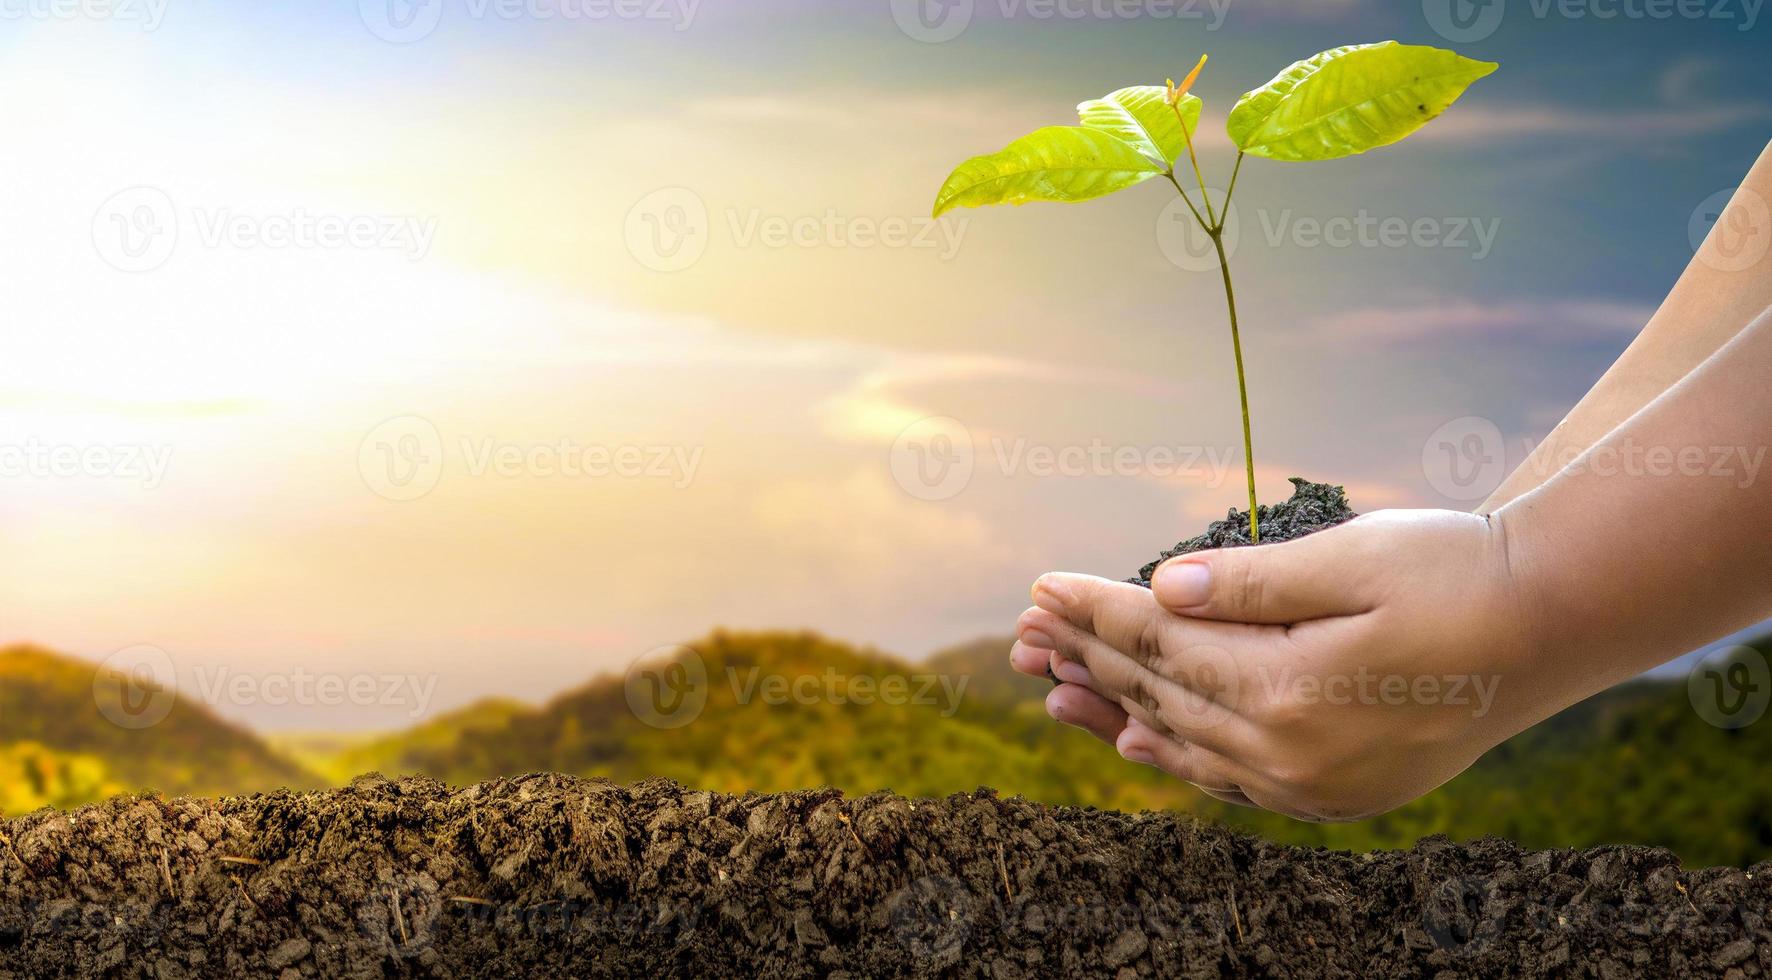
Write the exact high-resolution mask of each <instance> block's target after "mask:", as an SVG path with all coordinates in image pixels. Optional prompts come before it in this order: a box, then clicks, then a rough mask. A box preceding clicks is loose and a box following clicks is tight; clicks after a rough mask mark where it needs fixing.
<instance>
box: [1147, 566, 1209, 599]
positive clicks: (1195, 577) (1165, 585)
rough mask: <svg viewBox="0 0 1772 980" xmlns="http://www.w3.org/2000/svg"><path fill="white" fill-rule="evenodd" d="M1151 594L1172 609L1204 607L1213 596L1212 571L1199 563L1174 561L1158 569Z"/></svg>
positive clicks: (1152, 583)
mask: <svg viewBox="0 0 1772 980" xmlns="http://www.w3.org/2000/svg"><path fill="white" fill-rule="evenodd" d="M1151 594H1153V595H1155V596H1156V597H1157V601H1158V602H1160V603H1162V604H1163V605H1165V606H1168V607H1170V608H1171V609H1189V608H1192V607H1194V606H1199V605H1204V604H1205V602H1206V600H1207V599H1208V598H1210V597H1211V594H1212V569H1211V568H1209V567H1207V566H1206V565H1205V564H1203V563H1201V562H1197V561H1172V562H1170V563H1168V564H1167V565H1164V566H1163V567H1162V568H1159V569H1157V577H1156V578H1154V579H1152V580H1151Z"/></svg>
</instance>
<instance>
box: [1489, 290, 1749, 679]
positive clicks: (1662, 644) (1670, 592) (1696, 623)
mask: <svg viewBox="0 0 1772 980" xmlns="http://www.w3.org/2000/svg"><path fill="white" fill-rule="evenodd" d="M1769 439H1772V311H1767V312H1763V313H1762V315H1760V316H1759V317H1758V318H1757V319H1755V320H1753V322H1752V323H1751V324H1750V325H1749V326H1748V327H1747V328H1746V329H1744V330H1743V331H1741V332H1740V333H1739V335H1737V336H1736V337H1735V338H1734V339H1733V340H1731V341H1729V342H1728V343H1727V344H1726V345H1724V347H1723V348H1722V349H1721V350H1720V351H1718V352H1717V353H1716V354H1714V355H1713V356H1712V357H1710V358H1709V359H1707V360H1706V361H1705V362H1704V363H1703V364H1701V365H1700V366H1699V367H1698V368H1697V369H1696V370H1694V371H1692V372H1691V373H1690V374H1688V375H1687V376H1686V377H1685V378H1684V379H1683V380H1681V381H1680V382H1678V383H1677V384H1675V385H1674V386H1673V387H1671V388H1670V389H1669V390H1668V391H1666V392H1665V393H1664V394H1662V396H1661V397H1659V398H1657V399H1655V400H1654V401H1652V402H1651V403H1650V404H1649V405H1647V406H1646V407H1645V408H1643V409H1642V410H1641V411H1639V412H1637V413H1636V414H1635V415H1633V416H1632V417H1631V418H1630V419H1629V420H1627V421H1626V422H1625V423H1624V424H1623V425H1621V426H1619V427H1618V428H1616V429H1614V430H1613V431H1612V432H1611V433H1609V434H1608V435H1607V436H1605V438H1603V439H1601V440H1600V441H1599V442H1598V443H1597V444H1596V445H1595V446H1594V447H1593V448H1592V449H1590V450H1589V451H1588V452H1587V453H1585V454H1583V455H1582V456H1581V457H1580V458H1579V459H1577V460H1576V461H1575V462H1574V463H1573V464H1571V465H1570V467H1568V468H1567V469H1565V470H1564V471H1562V472H1560V473H1558V474H1557V475H1556V476H1555V477H1553V478H1552V479H1551V480H1550V481H1549V482H1547V483H1545V484H1544V485H1543V486H1541V487H1539V488H1538V489H1537V490H1534V491H1532V492H1530V493H1528V494H1526V495H1524V496H1522V497H1520V498H1518V499H1516V500H1514V501H1513V502H1512V503H1510V504H1508V505H1507V506H1505V507H1503V508H1501V509H1500V510H1499V511H1497V512H1496V513H1495V515H1494V520H1495V523H1496V524H1497V526H1499V527H1500V528H1501V530H1502V538H1503V540H1504V541H1505V542H1506V543H1507V547H1508V565H1509V568H1510V569H1511V571H1512V574H1513V576H1514V578H1515V581H1516V583H1517V587H1518V589H1519V595H1520V597H1521V602H1522V603H1524V604H1526V606H1527V607H1528V613H1527V619H1528V621H1529V622H1530V623H1531V624H1532V630H1531V633H1530V635H1531V636H1532V637H1533V641H1534V642H1533V643H1532V644H1531V646H1532V647H1533V649H1532V650H1531V651H1530V652H1529V656H1530V658H1531V661H1530V662H1528V663H1526V664H1522V665H1520V666H1521V670H1522V672H1523V674H1524V675H1525V676H1526V677H1527V678H1528V682H1529V684H1530V685H1531V687H1532V689H1533V692H1534V693H1533V694H1532V695H1531V696H1532V697H1533V698H1534V699H1538V700H1542V701H1543V703H1542V704H1539V705H1537V708H1538V709H1539V711H1541V712H1542V713H1543V714H1549V713H1550V712H1552V711H1555V710H1558V709H1560V708H1561V707H1564V706H1566V705H1567V704H1570V703H1573V702H1574V701H1577V700H1580V699H1581V698H1584V697H1587V696H1588V695H1590V694H1593V693H1595V692H1597V691H1600V690H1603V689H1605V688H1606V687H1609V686H1611V685H1613V684H1616V683H1619V682H1620V681H1623V680H1626V679H1628V678H1630V677H1632V676H1635V675H1636V674H1638V673H1640V672H1641V671H1643V670H1646V669H1648V668H1649V667H1652V666H1654V665H1656V664H1659V663H1661V662H1663V661H1665V660H1667V659H1669V658H1671V657H1673V656H1677V655H1678V654H1680V653H1683V652H1685V651H1687V650H1690V649H1693V648H1696V647H1698V646H1701V645H1703V644H1704V643H1706V642H1709V641H1711V640H1714V639H1717V638H1718V637H1721V636H1724V635H1727V634H1729V633H1731V632H1734V631H1736V630H1739V629H1741V628H1744V627H1746V626H1749V625H1752V624H1753V623H1754V622H1757V621H1759V620H1761V619H1764V618H1766V617H1767V616H1768V615H1772V477H1769V475H1768V474H1766V473H1764V472H1762V471H1761V464H1763V463H1764V462H1765V458H1766V445H1767V443H1768V440H1769ZM1545 709H1548V710H1545ZM1535 713H1536V712H1535Z"/></svg>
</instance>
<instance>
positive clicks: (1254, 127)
mask: <svg viewBox="0 0 1772 980" xmlns="http://www.w3.org/2000/svg"><path fill="white" fill-rule="evenodd" d="M1205 66H1206V58H1205V57H1204V56H1202V57H1201V58H1200V62H1199V64H1197V65H1195V66H1194V70H1193V71H1192V72H1190V73H1189V74H1188V76H1187V78H1185V79H1183V80H1182V83H1181V84H1180V85H1177V84H1175V82H1174V81H1170V82H1169V83H1168V84H1167V85H1136V86H1133V87H1131V88H1123V89H1120V90H1119V91H1117V92H1112V93H1109V94H1108V95H1106V96H1104V97H1102V98H1099V99H1091V100H1089V101H1087V102H1084V103H1083V104H1081V105H1079V106H1077V114H1078V116H1079V117H1080V118H1081V121H1082V125H1081V126H1048V127H1046V128H1044V129H1038V130H1035V131H1034V132H1032V133H1030V134H1028V135H1026V136H1023V137H1022V138H1021V139H1018V140H1016V141H1015V142H1013V143H1010V144H1009V145H1008V146H1007V147H1004V148H1003V149H1002V150H1000V151H998V152H996V153H992V154H989V155H987V156H980V157H973V158H972V159H970V160H967V161H966V162H965V163H962V164H960V166H959V167H958V168H957V169H955V170H954V172H953V173H952V174H950V175H949V176H948V179H947V182H946V183H945V184H943V185H942V187H941V192H940V193H939V194H937V195H936V198H935V216H936V217H940V216H941V215H942V214H944V213H945V212H947V211H949V210H952V209H953V208H957V207H979V206H981V205H985V204H1025V203H1027V202H1028V201H1086V200H1089V199H1090V198H1096V197H1102V196H1104V195H1107V194H1112V193H1113V192H1115V191H1119V190H1125V189H1126V188H1128V187H1133V186H1135V185H1138V184H1142V183H1144V182H1145V181H1147V180H1150V179H1151V178H1153V177H1162V178H1164V179H1166V180H1168V181H1169V183H1170V184H1171V185H1173V186H1174V187H1175V192H1176V193H1177V194H1180V195H1181V199H1182V201H1183V202H1185V203H1186V204H1187V208H1188V211H1189V212H1190V213H1192V214H1193V217H1194V220H1195V221H1197V222H1199V225H1200V228H1201V230H1202V231H1204V232H1205V233H1206V236H1207V237H1208V238H1210V239H1211V240H1212V246H1213V248H1214V249H1215V250H1216V251H1217V253H1218V265H1219V270H1220V271H1221V272H1222V273H1223V278H1224V300H1225V304H1226V306H1227V307H1228V308H1229V311H1230V323H1231V350H1232V352H1233V353H1234V355H1235V357H1236V363H1237V395H1238V398H1239V399H1240V401H1241V408H1242V413H1243V460H1244V466H1245V468H1246V469H1247V471H1248V477H1249V538H1250V540H1251V541H1252V542H1259V541H1260V540H1261V525H1260V517H1259V514H1260V511H1259V508H1257V506H1256V500H1255V440H1254V437H1253V435H1252V434H1251V428H1250V424H1249V385H1248V379H1247V376H1246V374H1245V372H1244V370H1243V340H1242V337H1241V335H1240V334H1239V332H1238V329H1237V296H1236V291H1235V289H1234V288H1233V287H1232V286H1231V269H1230V261H1229V259H1228V257H1227V256H1226V255H1225V249H1224V222H1225V218H1226V217H1227V216H1228V214H1229V211H1230V203H1231V195H1232V194H1234V193H1235V192H1236V189H1237V175H1238V174H1239V173H1240V172H1241V171H1242V169H1243V158H1244V157H1245V156H1250V155H1254V156H1258V157H1267V158H1268V159H1270V160H1283V161H1289V162H1298V161H1306V160H1332V159H1335V158H1337V157H1345V156H1353V155H1354V154H1357V153H1364V152H1366V151H1367V150H1371V149H1376V148H1378V147H1380V146H1388V145H1389V144H1391V143H1395V142H1397V141H1398V140H1400V139H1402V138H1403V137H1405V136H1408V135H1409V134H1410V133H1413V132H1415V131H1416V130H1417V129H1420V128H1421V127H1422V126H1424V125H1426V124H1427V123H1428V121H1429V120H1431V119H1433V118H1434V117H1435V116H1437V115H1439V114H1440V113H1442V112H1444V111H1445V110H1446V108H1447V107H1448V106H1450V105H1451V104H1452V103H1453V102H1455V101H1457V100H1458V97H1459V96H1460V95H1462V94H1464V90H1465V89H1466V88H1468V87H1469V86H1470V84H1471V83H1472V82H1474V81H1476V80H1477V79H1479V78H1482V77H1483V76H1484V75H1487V74H1489V73H1490V72H1492V71H1494V70H1495V69H1496V67H1497V66H1496V65H1494V64H1492V63H1490V62H1487V61H1473V60H1471V59H1470V58H1466V57H1463V56H1462V55H1459V54H1457V53H1455V52H1452V51H1445V50H1442V49H1439V48H1432V47H1425V46H1419V45H1406V44H1398V43H1397V42H1395V41H1383V42H1380V43H1378V44H1354V45H1348V46H1346V47H1340V48H1334V49H1331V50H1329V51H1324V52H1323V53H1322V54H1319V55H1316V56H1314V57H1311V58H1306V59H1305V60H1303V61H1300V62H1296V63H1295V64H1293V65H1292V66H1291V67H1290V68H1287V69H1286V70H1285V71H1283V72H1281V73H1280V74H1278V75H1276V76H1274V79H1273V80H1272V81H1270V82H1268V83H1267V84H1266V85H1263V86H1262V87H1261V88H1258V89H1256V90H1254V91H1253V92H1247V93H1245V94H1244V95H1243V97H1242V98H1240V99H1238V100H1237V104H1236V105H1235V106H1234V107H1232V109H1231V112H1230V116H1229V118H1227V119H1226V120H1225V129H1226V131H1227V132H1229V134H1230V137H1231V142H1232V144H1234V145H1235V146H1236V147H1237V160H1236V163H1235V164H1234V165H1233V166H1232V167H1231V179H1230V183H1229V185H1227V187H1226V189H1225V192H1224V198H1223V200H1222V201H1221V202H1220V203H1219V206H1218V207H1214V206H1213V203H1212V200H1211V199H1210V198H1209V197H1208V196H1207V193H1206V182H1205V180H1204V179H1203V178H1202V177H1201V175H1200V162H1199V158H1198V157H1197V156H1196V155H1195V154H1194V129H1195V128H1196V127H1197V126H1198V125H1199V122H1200V108H1201V101H1200V98H1199V97H1198V96H1195V95H1190V94H1189V93H1188V90H1189V89H1190V88H1192V87H1193V84H1194V81H1195V80H1196V79H1198V78H1199V76H1200V70H1201V69H1202V68H1204V67H1205ZM1183 152H1186V154H1187V162H1188V166H1189V169H1190V170H1191V171H1192V172H1193V178H1194V181H1193V182H1194V184H1195V185H1196V186H1197V187H1198V188H1199V191H1200V204H1199V205H1197V206H1196V205H1195V204H1194V201H1193V199H1192V198H1190V197H1189V196H1188V192H1187V189H1186V188H1184V187H1183V186H1182V183H1181V181H1180V180H1177V179H1176V176H1175V169H1176V165H1177V163H1178V162H1179V161H1180V159H1181V154H1182V153H1183Z"/></svg>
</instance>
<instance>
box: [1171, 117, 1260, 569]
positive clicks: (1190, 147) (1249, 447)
mask: <svg viewBox="0 0 1772 980" xmlns="http://www.w3.org/2000/svg"><path fill="white" fill-rule="evenodd" d="M1171 108H1173V109H1175V118H1176V119H1177V120H1179V121H1180V122H1181V136H1182V139H1183V140H1185V141H1186V142H1187V155H1188V160H1189V161H1190V162H1192V163H1193V165H1194V180H1195V181H1197V182H1198V183H1199V185H1200V198H1201V200H1202V201H1203V202H1204V203H1205V205H1206V217H1205V218H1202V217H1200V211H1199V209H1198V208H1196V207H1194V202H1193V201H1190V200H1188V196H1187V191H1185V190H1182V188H1181V183H1180V182H1179V181H1177V180H1176V179H1175V168H1174V167H1170V168H1169V172H1168V173H1166V174H1164V175H1163V176H1165V177H1168V178H1169V183H1171V184H1174V185H1175V192H1176V193H1177V194H1180V195H1181V200H1182V202H1183V203H1185V204H1186V205H1187V209H1188V210H1189V211H1192V212H1193V213H1194V220H1195V221H1198V222H1199V223H1200V228H1201V229H1203V230H1204V231H1205V232H1206V236H1207V237H1208V238H1211V239H1212V247H1213V249H1214V250H1216V251H1217V252H1218V271H1219V272H1220V273H1222V274H1223V276H1224V302H1225V306H1226V307H1228V308H1229V310H1230V315H1231V352H1232V353H1233V354H1235V355H1236V359H1237V401H1238V405H1239V407H1240V408H1241V409H1242V412H1243V469H1244V472H1245V473H1246V474H1247V476H1248V479H1249V543H1250V544H1260V543H1261V515H1260V513H1259V511H1258V504H1257V503H1256V499H1255V437H1254V436H1253V435H1252V434H1251V433H1250V427H1249V379H1248V375H1247V374H1246V373H1245V372H1244V370H1243V337H1242V335H1241V334H1240V333H1239V332H1238V330H1237V291H1236V290H1235V289H1234V288H1232V286H1231V261H1230V257H1229V256H1227V255H1225V254H1224V223H1225V222H1226V221H1229V220H1230V216H1231V195H1232V194H1233V193H1235V192H1236V190H1237V175H1238V174H1239V173H1241V172H1242V171H1243V154H1242V153H1241V152H1239V153H1238V154H1237V163H1236V165H1235V166H1234V167H1232V168H1231V183H1230V187H1229V189H1227V190H1226V191H1225V192H1224V217H1222V218H1220V217H1219V216H1218V215H1217V214H1216V213H1214V212H1213V210H1212V195H1211V194H1209V193H1207V192H1206V181H1205V179H1204V178H1202V177H1201V176H1200V161H1199V160H1198V159H1197V158H1195V156H1194V138H1193V135H1192V134H1190V133H1189V132H1188V128H1187V120H1186V119H1184V118H1182V115H1181V107H1180V106H1171ZM1208 219H1210V220H1208Z"/></svg>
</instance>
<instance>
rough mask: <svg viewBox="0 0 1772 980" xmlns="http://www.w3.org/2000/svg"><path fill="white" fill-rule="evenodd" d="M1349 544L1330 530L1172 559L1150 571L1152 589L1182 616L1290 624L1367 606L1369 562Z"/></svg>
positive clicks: (1350, 613)
mask: <svg viewBox="0 0 1772 980" xmlns="http://www.w3.org/2000/svg"><path fill="white" fill-rule="evenodd" d="M1336 530H1340V529H1336ZM1349 543H1351V542H1349V541H1348V539H1347V538H1346V537H1345V536H1342V535H1335V534H1333V533H1332V532H1329V531H1323V532H1319V533H1317V534H1313V535H1311V536H1309V537H1305V538H1300V539H1298V540H1297V541H1288V542H1285V543H1282V544H1268V545H1257V546H1255V547H1246V548H1223V549H1219V550H1216V551H1200V552H1195V553H1194V554H1191V555H1183V556H1181V557H1179V558H1171V559H1170V560H1169V561H1167V562H1164V563H1163V564H1162V566H1161V567H1159V568H1158V569H1157V572H1156V574H1155V575H1152V576H1151V594H1152V595H1154V596H1156V599H1157V603H1158V604H1159V605H1161V606H1163V608H1165V609H1168V610H1169V611H1170V612H1173V613H1176V614H1177V615H1181V616H1187V617H1190V618H1193V619H1216V620H1222V621H1225V622H1233V623H1267V624H1279V625H1291V624H1293V623H1302V622H1306V621H1309V620H1313V619H1328V618H1330V617H1332V616H1347V615H1352V614H1355V613H1360V612H1365V611H1366V610H1367V608H1368V606H1367V605H1366V604H1363V602H1362V600H1361V596H1360V594H1359V593H1360V590H1359V589H1358V584H1357V583H1358V581H1359V580H1361V579H1363V578H1364V576H1363V575H1362V574H1361V572H1362V571H1363V569H1362V567H1361V565H1362V564H1363V562H1362V561H1361V559H1359V558H1358V557H1357V556H1356V554H1355V551H1354V550H1353V549H1351V548H1348V547H1345V545H1346V544H1349Z"/></svg>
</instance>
